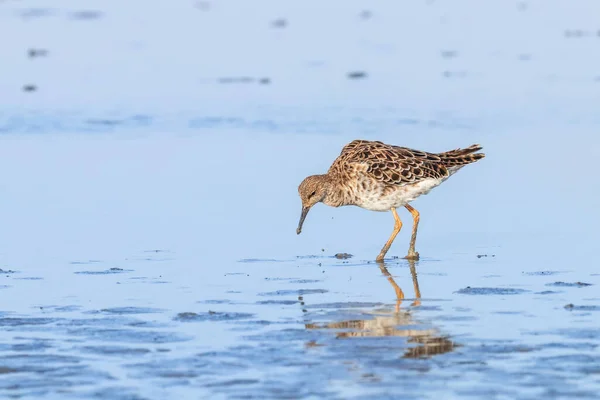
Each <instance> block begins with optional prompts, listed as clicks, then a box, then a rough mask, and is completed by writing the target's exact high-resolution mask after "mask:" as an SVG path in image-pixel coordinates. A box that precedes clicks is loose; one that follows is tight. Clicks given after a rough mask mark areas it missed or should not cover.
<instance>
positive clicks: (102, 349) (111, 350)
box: [78, 346, 150, 356]
mask: <svg viewBox="0 0 600 400" xmlns="http://www.w3.org/2000/svg"><path fill="white" fill-rule="evenodd" d="M78 350H80V351H82V352H85V353H91V354H98V355H108V356H140V355H144V354H148V353H150V350H148V349H146V348H140V347H125V346H83V347H80V348H78Z"/></svg>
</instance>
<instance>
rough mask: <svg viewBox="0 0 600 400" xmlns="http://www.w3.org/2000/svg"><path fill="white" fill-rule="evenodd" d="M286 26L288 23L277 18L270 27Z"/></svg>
mask: <svg viewBox="0 0 600 400" xmlns="http://www.w3.org/2000/svg"><path fill="white" fill-rule="evenodd" d="M287 26H288V21H287V20H286V19H285V18H277V19H276V20H274V21H273V22H271V27H273V28H280V29H281V28H285V27H287Z"/></svg>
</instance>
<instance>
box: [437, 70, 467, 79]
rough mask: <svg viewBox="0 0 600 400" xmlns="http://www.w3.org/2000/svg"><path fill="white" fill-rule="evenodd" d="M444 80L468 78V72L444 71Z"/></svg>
mask: <svg viewBox="0 0 600 400" xmlns="http://www.w3.org/2000/svg"><path fill="white" fill-rule="evenodd" d="M442 75H443V76H444V78H465V77H466V76H467V71H448V70H447V71H444V72H443V73H442Z"/></svg>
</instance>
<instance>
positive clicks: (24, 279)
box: [15, 276, 44, 281]
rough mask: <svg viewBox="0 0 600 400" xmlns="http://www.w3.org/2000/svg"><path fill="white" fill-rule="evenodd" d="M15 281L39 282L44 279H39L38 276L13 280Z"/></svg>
mask: <svg viewBox="0 0 600 400" xmlns="http://www.w3.org/2000/svg"><path fill="white" fill-rule="evenodd" d="M15 279H17V280H20V281H41V280H44V278H42V277H39V276H24V277H22V278H15Z"/></svg>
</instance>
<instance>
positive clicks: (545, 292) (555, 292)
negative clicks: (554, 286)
mask: <svg viewBox="0 0 600 400" xmlns="http://www.w3.org/2000/svg"><path fill="white" fill-rule="evenodd" d="M557 293H562V292H557V291H555V290H544V291H542V292H536V293H535V294H544V295H546V294H557Z"/></svg>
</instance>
